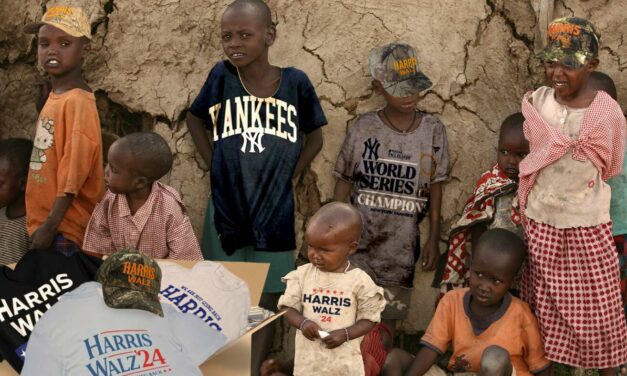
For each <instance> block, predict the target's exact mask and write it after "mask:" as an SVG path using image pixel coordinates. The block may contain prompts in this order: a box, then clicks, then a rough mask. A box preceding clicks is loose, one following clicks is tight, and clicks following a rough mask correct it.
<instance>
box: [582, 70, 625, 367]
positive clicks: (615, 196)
mask: <svg viewBox="0 0 627 376" xmlns="http://www.w3.org/2000/svg"><path fill="white" fill-rule="evenodd" d="M588 85H589V86H590V88H591V89H592V90H603V91H604V92H606V93H608V94H609V96H610V97H612V99H614V100H618V99H617V98H618V95H617V92H616V85H614V81H613V80H612V78H610V76H608V75H607V74H605V73H601V72H597V71H595V72H592V74H590V79H589V80H588ZM626 154H627V150H626ZM607 184H609V185H610V188H612V199H611V200H610V218H612V235H613V236H614V243H615V244H616V251H617V252H618V263H619V266H620V295H621V297H622V298H623V308H624V310H625V316H627V200H626V199H627V169H625V167H624V166H623V171H622V172H621V173H620V175H618V176H615V177H613V178H611V179H610V180H608V181H607ZM625 372H627V368H625Z"/></svg>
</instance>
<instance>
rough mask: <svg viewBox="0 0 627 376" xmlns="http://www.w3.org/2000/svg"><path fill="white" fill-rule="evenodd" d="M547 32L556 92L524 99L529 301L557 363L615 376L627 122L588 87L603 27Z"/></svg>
mask: <svg viewBox="0 0 627 376" xmlns="http://www.w3.org/2000/svg"><path fill="white" fill-rule="evenodd" d="M547 35H548V46H547V47H546V48H545V50H544V51H542V53H541V54H540V58H541V59H542V61H543V62H544V66H545V70H546V78H547V81H548V83H549V85H550V86H549V87H547V86H544V87H541V88H539V89H537V90H536V91H534V92H533V93H528V94H526V95H525V97H524V99H523V102H522V112H523V115H524V116H525V123H524V131H525V137H526V138H527V139H528V140H529V146H530V153H529V155H528V156H527V157H526V158H525V159H524V160H523V161H522V162H521V163H520V183H519V190H518V197H519V202H520V206H521V209H522V210H523V214H524V217H525V219H524V221H525V236H526V238H527V241H528V245H529V257H528V262H527V267H526V270H525V272H524V273H523V277H522V283H521V296H522V297H523V298H524V299H525V300H527V301H528V302H529V304H530V305H531V307H532V308H533V310H534V311H535V313H536V315H537V317H538V321H539V324H540V329H541V333H542V336H543V338H544V342H545V343H544V347H545V350H546V354H547V358H548V359H550V360H552V361H555V362H558V363H563V364H568V365H571V366H576V367H583V368H598V369H599V372H600V374H601V376H604V375H612V374H613V373H614V372H615V371H614V370H615V367H618V366H619V365H621V364H622V363H624V362H625V361H627V325H626V323H625V317H624V312H623V309H622V306H621V298H620V293H619V273H618V260H617V258H616V253H615V252H616V251H615V248H614V242H613V239H612V222H611V220H610V210H609V209H610V197H611V189H610V187H609V185H608V184H607V183H606V181H607V179H609V178H611V177H612V176H616V175H618V174H619V173H620V172H621V170H622V167H623V157H624V150H625V137H626V124H625V118H624V117H623V114H622V112H621V109H620V106H619V105H618V103H616V101H614V100H613V99H612V98H611V97H610V96H609V95H607V94H606V93H605V92H602V91H598V92H597V91H594V90H592V89H591V88H590V87H589V86H588V85H587V80H588V77H589V75H590V74H591V72H592V71H594V69H595V68H596V67H597V65H598V64H599V60H598V58H597V53H598V48H599V46H598V36H597V34H596V32H595V29H594V26H593V25H592V24H590V23H589V22H588V21H586V20H583V19H580V18H574V17H573V18H562V19H558V20H555V21H553V22H552V23H551V24H550V25H549V29H548V33H547Z"/></svg>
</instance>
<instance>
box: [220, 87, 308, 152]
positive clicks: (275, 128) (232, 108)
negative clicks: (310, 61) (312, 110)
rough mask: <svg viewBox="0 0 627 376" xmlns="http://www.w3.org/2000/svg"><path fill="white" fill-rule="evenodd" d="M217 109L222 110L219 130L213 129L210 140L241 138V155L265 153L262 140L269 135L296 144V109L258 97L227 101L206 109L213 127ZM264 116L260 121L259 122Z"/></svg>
mask: <svg viewBox="0 0 627 376" xmlns="http://www.w3.org/2000/svg"><path fill="white" fill-rule="evenodd" d="M220 110H223V111H224V122H223V126H222V131H221V132H219V131H218V127H213V141H218V140H221V139H222V140H223V139H225V138H228V137H232V136H236V135H240V134H241V135H242V138H243V141H244V142H243V144H242V148H241V151H242V153H261V152H263V151H264V150H265V148H264V146H263V144H262V143H261V139H262V137H263V136H264V135H266V134H269V135H272V136H275V137H279V138H281V139H284V140H288V141H290V142H291V143H296V140H297V137H298V128H297V126H296V121H297V111H296V107H295V106H294V105H292V104H289V103H287V102H285V101H282V100H280V99H276V98H257V97H255V96H252V95H245V96H241V97H235V98H232V99H226V100H225V101H224V103H218V104H215V105H213V106H212V107H210V108H209V115H210V116H211V121H212V122H213V124H218V115H219V113H220ZM262 115H263V120H262Z"/></svg>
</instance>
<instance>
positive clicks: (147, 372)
mask: <svg viewBox="0 0 627 376" xmlns="http://www.w3.org/2000/svg"><path fill="white" fill-rule="evenodd" d="M162 307H163V313H164V317H160V316H158V315H155V314H154V313H151V312H147V311H143V310H138V309H113V308H110V307H108V306H107V305H106V304H105V303H104V300H103V298H102V287H101V285H100V283H98V282H86V283H84V284H82V285H81V286H80V287H78V288H77V289H76V290H74V291H72V292H70V293H68V294H66V295H64V297H63V299H61V300H59V302H58V303H57V304H55V305H54V306H52V308H50V310H48V312H46V314H45V315H44V316H43V317H42V318H41V319H40V320H39V321H38V322H37V325H35V328H34V330H33V333H32V334H31V337H30V340H29V342H28V347H27V348H26V361H25V364H24V368H23V369H22V373H21V375H26V376H29V375H33V376H41V375H68V376H69V375H81V376H82V375H89V376H100V375H102V376H110V375H128V376H130V375H133V376H153V375H180V376H187V375H201V373H200V370H199V369H198V366H199V365H200V364H201V363H202V362H203V361H204V360H205V359H207V357H209V356H210V355H211V354H213V353H214V352H216V351H217V350H218V349H219V348H220V347H222V346H223V345H224V343H225V342H226V338H225V337H224V336H223V335H222V334H221V333H219V332H218V331H216V330H214V329H212V328H209V327H207V326H206V325H203V323H202V322H201V321H199V320H197V319H195V318H193V317H191V316H189V315H183V314H181V313H179V312H177V311H176V310H174V309H173V308H172V307H170V306H167V305H164V304H162Z"/></svg>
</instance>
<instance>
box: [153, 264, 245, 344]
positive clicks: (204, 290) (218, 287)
mask: <svg viewBox="0 0 627 376" xmlns="http://www.w3.org/2000/svg"><path fill="white" fill-rule="evenodd" d="M159 266H160V267H161V274H162V277H161V293H160V297H161V301H162V302H163V303H168V304H171V305H172V306H174V307H176V309H178V310H179V311H180V312H183V313H186V314H190V315H193V316H196V317H197V318H199V319H200V320H202V322H204V323H205V324H206V325H207V326H209V327H212V328H215V329H217V330H218V331H220V332H221V333H223V334H224V335H225V336H226V338H227V339H228V341H232V340H234V339H237V338H239V337H240V336H241V335H242V334H244V332H245V331H246V327H247V325H248V312H249V310H250V293H249V291H248V286H247V285H246V282H244V281H242V280H241V279H240V278H238V277H237V276H236V275H234V274H233V273H231V272H230V271H229V270H228V269H226V268H225V267H224V266H223V265H222V264H220V263H218V262H213V261H202V262H198V263H196V264H195V265H194V267H193V268H191V269H190V268H186V267H183V266H180V265H178V264H175V263H172V262H167V261H166V262H159Z"/></svg>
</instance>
